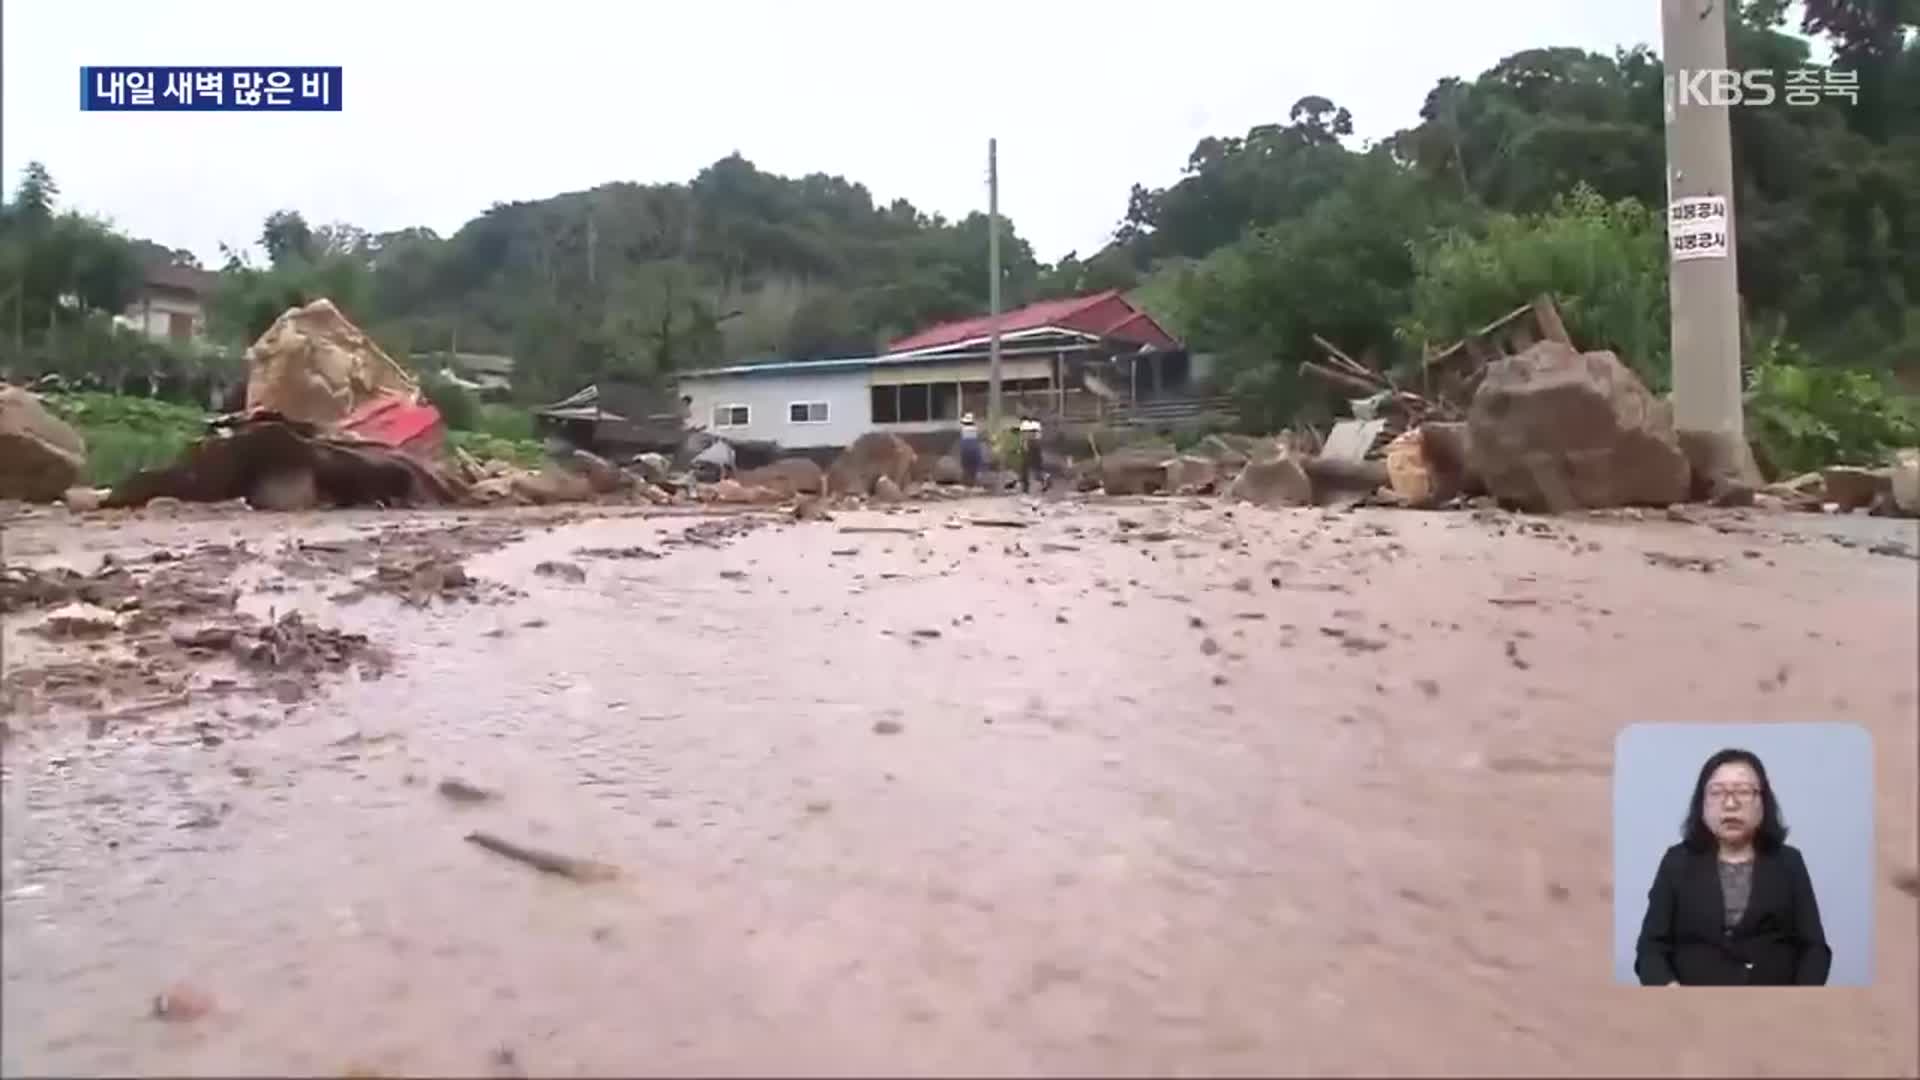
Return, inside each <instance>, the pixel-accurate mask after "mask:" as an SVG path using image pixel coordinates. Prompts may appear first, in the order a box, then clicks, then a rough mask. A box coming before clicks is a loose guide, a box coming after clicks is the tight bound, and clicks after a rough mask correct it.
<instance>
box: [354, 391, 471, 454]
mask: <svg viewBox="0 0 1920 1080" xmlns="http://www.w3.org/2000/svg"><path fill="white" fill-rule="evenodd" d="M339 430H340V431H342V432H344V433H346V434H348V435H353V436H357V437H359V438H362V439H366V440H367V441H369V442H376V443H380V444H381V445H383V446H391V447H394V448H395V449H398V450H402V451H405V452H406V453H408V454H411V455H413V456H414V457H416V458H419V459H420V460H422V461H434V460H437V459H438V458H439V457H440V453H441V451H442V450H443V449H444V448H445V446H446V439H447V429H446V424H445V423H444V422H443V421H442V420H441V418H440V410H438V409H436V408H434V407H433V405H432V404H430V403H429V402H428V401H426V400H425V399H424V398H421V399H417V400H408V399H406V398H403V397H399V396H397V395H392V396H387V397H381V398H376V399H374V400H373V401H369V402H367V403H366V404H365V405H363V406H361V407H360V408H359V409H357V410H355V411H354V412H353V413H351V414H350V415H348V416H347V418H346V419H345V420H342V421H341V422H340V428H339Z"/></svg>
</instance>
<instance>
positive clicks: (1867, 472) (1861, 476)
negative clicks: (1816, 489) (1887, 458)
mask: <svg viewBox="0 0 1920 1080" xmlns="http://www.w3.org/2000/svg"><path fill="white" fill-rule="evenodd" d="M1820 480H1821V486H1822V489H1823V490H1824V491H1825V492H1826V498H1827V501H1828V502H1832V503H1838V504H1839V505H1840V509H1841V510H1842V511H1850V510H1864V509H1866V508H1867V507H1870V506H1872V505H1873V504H1874V502H1875V501H1876V500H1878V499H1879V497H1880V495H1881V493H1882V492H1889V493H1890V492H1891V491H1892V490H1893V470H1892V469H1862V468H1859V467H1858V466H1854V465H1834V466H1831V467H1829V468H1825V469H1822V470H1820Z"/></svg>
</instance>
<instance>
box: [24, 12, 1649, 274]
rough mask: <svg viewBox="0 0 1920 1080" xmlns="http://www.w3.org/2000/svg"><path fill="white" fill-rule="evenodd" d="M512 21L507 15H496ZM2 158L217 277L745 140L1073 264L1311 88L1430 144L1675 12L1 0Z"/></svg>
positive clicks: (1637, 39)
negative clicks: (975, 214)
mask: <svg viewBox="0 0 1920 1080" xmlns="http://www.w3.org/2000/svg"><path fill="white" fill-rule="evenodd" d="M496 11H497V12H498V14H497V15H495V14H492V12H496ZM0 17H3V18H4V56H3V57H0V60H3V62H0V71H3V72H4V93H5V98H4V115H3V116H0V168H3V169H4V174H5V182H6V184H7V187H8V188H9V190H10V189H11V188H12V186H13V184H14V183H15V182H17V179H18V177H19V173H20V169H21V168H22V167H23V166H24V165H25V164H26V163H27V162H28V161H31V160H39V161H42V162H44V163H45V164H46V165H47V167H48V168H49V169H50V170H51V171H52V173H53V176H54V179H55V180H56V182H57V183H58V184H59V185H60V189H61V193H62V204H63V205H64V206H66V207H70V208H77V209H82V210H86V211H88V212H92V213H97V214H101V215H104V216H106V217H109V218H110V219H112V220H113V221H114V223H115V224H116V225H118V226H119V227H120V228H122V229H124V230H126V231H127V232H129V233H132V234H133V235H136V236H145V237H148V238H151V239H153V240H156V241H159V242H160V243H163V244H166V245H168V246H171V247H187V248H191V249H193V250H194V251H195V252H196V253H197V254H198V255H199V256H200V258H201V259H202V260H203V261H204V262H206V263H207V264H208V265H217V259H218V252H219V245H220V244H221V243H223V242H224V243H228V244H235V245H238V244H244V243H251V242H252V241H253V240H254V239H255V238H256V237H257V236H258V234H259V231H260V223H261V220H262V219H263V218H265V217H266V215H267V214H268V213H270V212H272V211H274V210H276V209H280V208H283V207H286V208H294V209H298V210H300V211H301V212H302V213H304V214H305V215H306V217H307V219H308V220H309V221H311V222H313V223H314V224H316V225H317V224H322V223H325V222H330V221H348V222H352V223H353V224H356V225H359V226H362V227H363V228H367V229H369V230H373V231H376V232H378V231H384V230H388V229H396V228H402V227H406V226H411V225H426V226H429V227H431V228H433V229H435V230H436V231H438V232H439V233H440V234H441V235H443V236H446V235H451V234H452V233H453V232H454V230H456V229H457V228H459V227H460V225H461V224H462V223H464V222H466V221H467V220H468V219H470V218H472V217H473V216H474V215H476V214H478V213H479V212H481V211H483V210H485V209H486V208H487V207H488V206H489V205H491V204H492V203H494V202H507V201H512V200H516V199H538V198H543V197H546V196H549V195H554V194H557V193H560V192H564V191H577V190H582V189H585V188H590V187H593V186H595V185H597V184H601V183H606V182H608V181H613V180H630V181H636V182H642V183H649V182H662V181H685V180H688V179H690V178H691V177H692V176H693V175H694V174H695V173H696V172H698V171H699V169H700V168H701V167H702V166H705V165H708V164H711V163H712V162H713V161H714V160H716V159H718V158H720V157H723V156H725V155H726V154H728V153H730V152H732V151H734V150H738V151H740V152H741V153H742V154H744V155H745V156H746V157H747V158H748V159H749V160H751V161H752V162H754V163H755V164H756V165H758V166H759V167H760V168H762V169H765V170H768V171H772V172H777V173H783V174H787V175H794V176H797V175H802V174H805V173H809V172H827V173H838V174H841V175H843V176H846V177H847V178H849V179H851V180H856V181H859V182H861V183H864V184H865V185H867V187H868V189H869V190H871V191H872V192H873V194H874V197H875V198H876V200H879V201H882V202H884V201H887V200H891V199H893V198H896V197H905V198H907V199H910V200H911V201H912V202H913V203H914V204H915V205H916V206H918V207H920V208H921V209H922V210H927V211H939V212H942V213H945V214H947V215H949V216H959V215H964V214H965V213H967V212H968V211H970V210H974V209H985V207H986V199H987V193H986V154H987V138H988V136H990V135H991V136H996V137H998V139H999V140H1000V174H1001V207H1002V209H1003V210H1004V212H1005V213H1007V214H1008V215H1009V216H1010V217H1011V218H1012V219H1013V221H1014V223H1015V225H1016V226H1017V227H1018V229H1019V231H1020V234H1021V235H1022V236H1023V237H1025V238H1027V239H1028V240H1029V241H1030V242H1031V243H1032V244H1033V245H1034V248H1035V251H1036V253H1037V254H1038V255H1039V256H1040V257H1041V258H1042V259H1044V260H1047V261H1052V260H1055V259H1057V258H1059V257H1060V256H1062V255H1064V254H1066V253H1067V252H1068V251H1070V250H1074V249H1078V250H1079V251H1080V252H1081V253H1082V254H1083V255H1084V254H1088V253H1090V252H1092V251H1094V250H1095V249H1097V248H1099V247H1100V246H1101V245H1102V244H1103V243H1104V242H1105V240H1106V238H1107V236H1108V234H1109V233H1110V232H1111V231H1112V229H1113V226H1114V225H1115V224H1116V222H1117V221H1118V219H1119V217H1120V215H1121V214H1122V213H1123V212H1124V210H1125V208H1126V199H1127V191H1128V189H1129V188H1130V187H1131V185H1132V184H1133V183H1134V182H1135V181H1141V182H1145V183H1147V184H1150V185H1154V186H1161V185H1165V184H1168V183H1171V182H1173V181H1174V180H1176V179H1178V177H1179V172H1180V168H1181V166H1182V165H1183V164H1184V163H1185V161H1186V158H1187V154H1188V152H1189V151H1191V150H1192V148H1193V144H1194V143H1195V142H1196V141H1197V140H1198V139H1200V138H1201V137H1203V136H1205V135H1221V134H1232V135H1239V134H1244V133H1245V132H1246V130H1247V129H1248V128H1249V127H1251V126H1253V125H1255V124H1259V123H1266V122H1270V121H1282V122H1284V121H1285V119H1286V112H1287V108H1288V106H1290V105H1291V104H1292V103H1293V102H1294V101H1295V100H1297V99H1298V98H1300V97H1301V96H1303V95H1306V94H1321V95H1324V96H1326V97H1330V98H1332V99H1333V100H1334V101H1336V102H1337V103H1339V104H1341V105H1344V106H1346V107H1347V108H1348V109H1350V110H1352V112H1353V115H1354V118H1355V123H1356V127H1357V129H1358V130H1357V133H1358V135H1360V136H1363V137H1369V138H1379V137H1382V136H1385V135H1389V134H1391V133H1392V132H1394V131H1395V130H1397V129H1399V128H1402V127H1406V126H1409V125H1411V124H1412V123H1413V122H1414V121H1415V120H1416V118H1417V114H1418V111H1419V108H1420V104H1421V101H1422V99H1423V98H1424V97H1425V95H1426V93H1427V91H1428V90H1429V89H1430V88H1431V87H1432V86H1433V84H1434V82H1435V81H1436V80H1437V79H1439V78H1440V77H1442V76H1445V75H1460V76H1465V77H1472V76H1473V75H1475V74H1477V73H1479V72H1480V71H1482V70H1484V69H1486V68H1487V67H1490V66H1491V65H1492V64H1494V63H1495V62H1496V61H1498V60H1499V59H1500V58H1501V57H1502V56H1505V55H1507V54H1509V53H1512V52H1515V51H1517V50H1520V49H1523V48H1530V47H1536V46H1548V45H1576V46H1582V47H1585V48H1589V49H1594V50H1598V51H1610V50H1611V49H1613V48H1614V47H1615V46H1616V45H1631V44H1635V43H1648V44H1655V45H1657V43H1658V37H1659V4H1658V2H1657V0H1449V2H1444V3H1442V2H1437V0H1312V2H1306V0H1264V2H1252V0H1241V2H1238V3H1216V2H1213V0H1185V2H1182V3H1168V2H1166V0H1153V2H1151V3H1145V2H1135V0H1100V2H1097V3H1095V2H1083V0H1024V2H1017V3H1004V2H1000V0H977V2H972V3H964V4H943V3H941V2H940V0H922V2H920V3H899V2H897V0H894V2H887V3H882V2H878V0H873V2H868V0H816V2H805V3H803V2H758V0H724V2H715V3H711V4H696V3H684V2H668V0H599V2H589V0H544V2H542V3H537V4H528V3H516V4H511V5H509V4H506V3H498V4H497V5H496V6H492V7H489V6H488V4H487V2H486V0H474V2H470V3H453V2H450V0H446V2H443V0H380V2H369V0H332V2H329V3H326V4H318V5H316V4H311V3H300V4H289V3H278V2H275V0H168V2H166V3H156V2H153V0H89V2H86V3H75V2H72V0H6V3H5V5H4V15H3V16H0ZM85 64H95V65H101V64H315V65H321V64H324V65H339V66H342V67H344V68H345V69H346V70H345V74H344V79H343V81H344V84H345V85H344V94H343V97H342V100H343V102H344V105H345V110H344V111H343V112H339V113H304V114H284V113H283V114H278V115H247V114H241V113H151V114H138V113H133V114H128V113H119V114H115V113H82V112H80V111H79V103H78V98H79V95H78V93H77V91H78V86H79V69H80V67H81V66H82V65H85Z"/></svg>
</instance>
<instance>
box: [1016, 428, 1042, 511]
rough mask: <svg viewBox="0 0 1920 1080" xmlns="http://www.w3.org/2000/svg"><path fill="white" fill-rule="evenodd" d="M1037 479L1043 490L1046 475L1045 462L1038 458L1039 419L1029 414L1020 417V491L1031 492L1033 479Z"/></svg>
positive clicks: (1023, 492)
mask: <svg viewBox="0 0 1920 1080" xmlns="http://www.w3.org/2000/svg"><path fill="white" fill-rule="evenodd" d="M1036 479H1038V480H1039V481H1040V487H1041V489H1042V490H1045V488H1046V486H1047V477H1046V471H1045V463H1044V462H1042V461H1041V459H1040V421H1038V420H1036V419H1034V418H1033V417H1031V416H1023V417H1021V418H1020V491H1021V493H1022V494H1029V495H1030V494H1032V493H1033V481H1034V480H1036Z"/></svg>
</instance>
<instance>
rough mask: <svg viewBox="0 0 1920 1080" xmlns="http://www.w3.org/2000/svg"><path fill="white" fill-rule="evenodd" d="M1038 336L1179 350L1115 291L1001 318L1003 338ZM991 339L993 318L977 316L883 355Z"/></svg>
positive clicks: (918, 335) (919, 335) (924, 333)
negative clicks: (1056, 334)
mask: <svg viewBox="0 0 1920 1080" xmlns="http://www.w3.org/2000/svg"><path fill="white" fill-rule="evenodd" d="M1042 330H1066V331H1072V332H1076V333H1081V334H1090V335H1093V336H1094V337H1098V338H1103V339H1110V340H1114V341H1121V342H1126V343H1128V344H1134V345H1145V346H1149V347H1151V348H1153V349H1166V350H1173V349H1178V348H1180V347H1181V346H1180V342H1178V341H1176V340H1175V339H1174V336H1173V335H1172V334H1169V333H1167V331H1166V328H1164V327H1162V326H1161V325H1160V324H1159V323H1157V322H1155V321H1154V320H1153V316H1151V315H1148V314H1147V313H1146V312H1144V311H1142V310H1140V309H1139V308H1137V307H1135V306H1134V305H1133V303H1132V301H1129V300H1128V299H1127V298H1126V297H1125V296H1123V295H1121V293H1120V291H1119V290H1118V289H1109V290H1107V291H1106V292H1102V293H1094V294H1093V295H1091V296H1075V297H1069V298H1067V299H1065V300H1043V301H1041V302H1040V303H1037V304H1028V305H1027V306H1026V307H1023V308H1016V309H1014V310H1013V311H1008V312H1004V313H1002V314H1001V316H1000V336H1001V337H1002V338H1006V337H1009V336H1012V335H1016V334H1023V333H1024V334H1031V333H1034V332H1037V331H1042ZM992 334H993V319H992V317H991V316H987V315H981V316H979V317H977V318H972V319H960V320H957V321H955V322H948V323H941V324H939V325H937V326H930V327H927V328H926V329H924V330H920V331H917V332H915V333H912V334H909V335H907V336H906V337H903V338H901V339H900V340H898V341H895V342H894V343H893V344H892V345H890V346H888V348H887V354H888V355H890V356H891V355H895V354H899V353H912V352H922V351H926V350H934V349H948V348H953V347H955V346H960V345H968V344H974V343H978V342H985V341H986V340H988V338H990V337H991V336H992Z"/></svg>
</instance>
